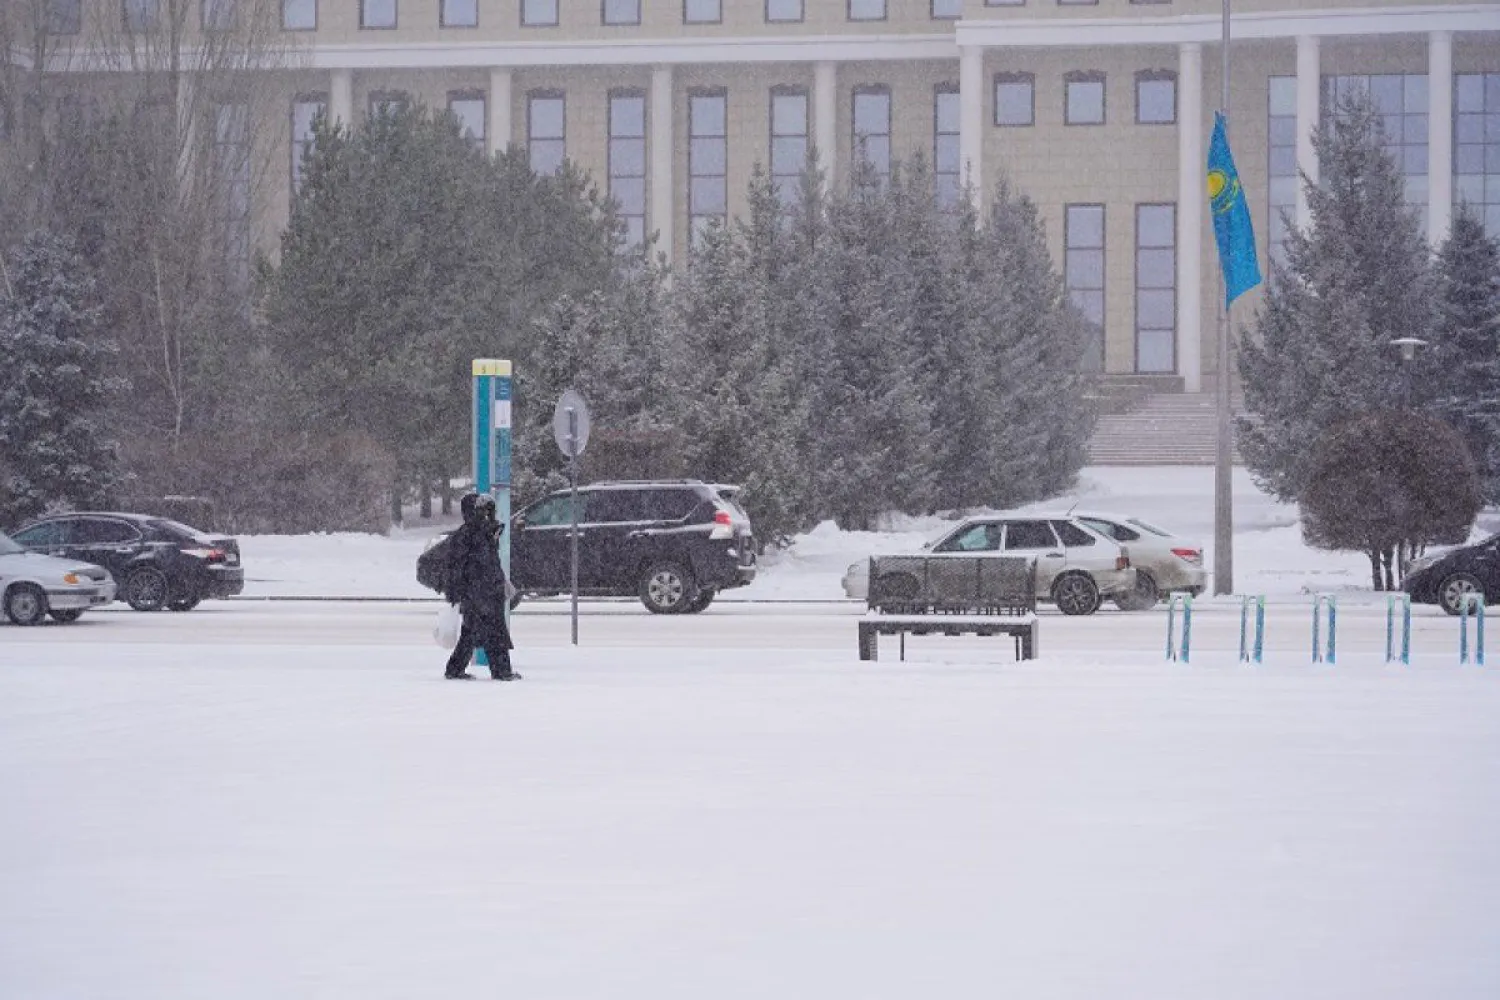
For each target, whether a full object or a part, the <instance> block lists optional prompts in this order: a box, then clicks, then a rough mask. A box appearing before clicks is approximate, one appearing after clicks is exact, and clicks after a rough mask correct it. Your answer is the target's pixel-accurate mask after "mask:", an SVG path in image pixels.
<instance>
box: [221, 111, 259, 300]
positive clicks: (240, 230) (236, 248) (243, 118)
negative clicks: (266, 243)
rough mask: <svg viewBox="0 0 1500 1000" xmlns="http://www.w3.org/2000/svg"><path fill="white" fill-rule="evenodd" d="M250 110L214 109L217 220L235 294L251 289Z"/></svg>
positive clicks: (226, 265)
mask: <svg viewBox="0 0 1500 1000" xmlns="http://www.w3.org/2000/svg"><path fill="white" fill-rule="evenodd" d="M249 119H250V108H249V106H248V105H245V104H220V105H218V106H217V107H215V108H214V148H213V164H214V172H215V174H216V175H217V177H218V180H219V187H220V192H219V193H220V196H221V197H220V202H219V217H220V221H221V223H222V224H223V227H224V263H225V269H226V271H227V273H228V277H229V281H230V284H231V285H232V287H233V288H234V289H235V290H236V291H241V292H243V291H244V290H246V289H248V288H249V287H250V139H249V133H248V123H249Z"/></svg>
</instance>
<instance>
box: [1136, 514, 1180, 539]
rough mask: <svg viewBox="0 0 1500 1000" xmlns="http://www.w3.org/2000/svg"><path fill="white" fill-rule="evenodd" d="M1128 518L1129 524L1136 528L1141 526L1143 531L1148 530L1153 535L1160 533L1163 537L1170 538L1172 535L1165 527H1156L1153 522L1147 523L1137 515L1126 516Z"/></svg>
mask: <svg viewBox="0 0 1500 1000" xmlns="http://www.w3.org/2000/svg"><path fill="white" fill-rule="evenodd" d="M1128 520H1129V521H1130V523H1131V524H1133V525H1135V526H1136V527H1137V528H1141V529H1142V530H1144V531H1149V532H1151V534H1153V535H1160V536H1161V537H1163V538H1172V537H1173V535H1172V533H1171V532H1170V531H1168V530H1166V529H1165V528H1158V527H1157V526H1156V525H1154V524H1147V523H1146V522H1145V521H1142V520H1141V519H1140V518H1138V517H1132V518H1128Z"/></svg>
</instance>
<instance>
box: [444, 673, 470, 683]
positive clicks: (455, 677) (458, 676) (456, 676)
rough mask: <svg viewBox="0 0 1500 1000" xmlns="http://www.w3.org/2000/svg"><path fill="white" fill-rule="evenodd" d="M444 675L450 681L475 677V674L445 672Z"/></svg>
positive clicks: (468, 679) (467, 679)
mask: <svg viewBox="0 0 1500 1000" xmlns="http://www.w3.org/2000/svg"><path fill="white" fill-rule="evenodd" d="M443 676H444V677H446V678H447V679H448V680H450V681H472V680H473V679H474V675H473V674H443Z"/></svg>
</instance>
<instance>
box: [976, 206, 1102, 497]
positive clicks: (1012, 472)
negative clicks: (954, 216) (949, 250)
mask: <svg viewBox="0 0 1500 1000" xmlns="http://www.w3.org/2000/svg"><path fill="white" fill-rule="evenodd" d="M985 235H986V243H987V244H988V248H989V253H988V254H987V257H988V258H989V259H991V260H993V261H994V262H995V263H996V265H997V271H996V273H995V274H994V276H993V277H992V278H991V281H992V282H993V284H994V285H995V287H996V288H997V289H998V290H1002V291H1001V294H1003V296H1004V307H1003V308H1004V314H1003V315H1004V320H1003V322H1004V323H1005V324H1006V326H1007V327H1009V332H1008V334H1007V335H1006V336H1004V337H1003V338H1002V339H1001V343H1000V352H999V353H998V354H997V355H996V357H995V361H996V363H997V364H998V365H999V370H998V371H997V373H996V378H997V381H998V382H999V384H1000V385H1001V387H1002V389H1001V393H1002V396H1001V400H1000V401H999V405H998V407H997V409H998V412H997V414H996V419H997V420H999V421H1001V425H1002V426H1003V427H1004V428H1005V438H1006V439H1005V441H1004V442H1003V448H1004V451H1003V453H998V454H997V455H996V457H995V458H992V461H991V466H990V471H991V475H992V476H993V477H994V479H995V483H994V490H995V491H996V493H997V495H998V497H999V499H1000V501H1001V503H1002V504H1003V505H1012V504H1016V503H1021V502H1024V501H1029V500H1035V499H1040V498H1042V497H1047V496H1052V495H1055V494H1056V493H1059V492H1061V491H1063V490H1064V489H1066V488H1067V487H1068V486H1070V485H1071V484H1072V482H1073V479H1074V477H1075V476H1076V475H1077V473H1078V470H1079V469H1080V468H1082V467H1083V464H1084V461H1085V457H1086V452H1085V449H1086V446H1087V443H1088V439H1089V435H1090V434H1091V433H1092V432H1093V417H1092V413H1091V411H1090V410H1089V407H1088V404H1087V402H1086V400H1085V399H1084V387H1085V385H1084V379H1083V376H1082V374H1081V371H1082V368H1081V359H1082V357H1083V349H1084V332H1085V328H1084V326H1083V324H1082V322H1081V317H1080V316H1078V315H1077V313H1076V311H1075V310H1074V309H1073V308H1072V306H1071V305H1070V304H1069V303H1068V302H1067V300H1066V298H1065V296H1064V294H1063V284H1062V279H1061V277H1060V276H1059V275H1058V273H1057V269H1056V268H1055V267H1054V266H1053V263H1052V257H1051V254H1050V253H1049V252H1048V250H1047V241H1046V234H1045V233H1044V231H1043V229H1042V222H1041V218H1040V216H1039V214H1038V213H1037V210H1036V206H1035V205H1034V204H1033V203H1032V202H1031V201H1030V199H1028V198H1026V197H1024V196H1023V195H1020V194H1019V193H1018V192H1016V191H1014V190H1013V189H1012V188H1011V186H1010V184H1009V183H1008V182H1006V181H1004V180H1001V181H1000V182H998V183H997V184H996V186H995V190H994V196H993V198H992V199H991V205H990V215H989V220H988V226H987V228H986V234H985Z"/></svg>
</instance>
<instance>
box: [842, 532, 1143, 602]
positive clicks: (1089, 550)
mask: <svg viewBox="0 0 1500 1000" xmlns="http://www.w3.org/2000/svg"><path fill="white" fill-rule="evenodd" d="M924 548H925V549H926V550H927V551H929V552H931V553H932V554H933V555H943V554H951V555H954V556H974V555H985V554H994V555H997V556H998V555H1012V556H1013V555H1023V556H1034V557H1035V558H1036V587H1037V595H1036V596H1037V599H1038V600H1042V601H1051V602H1052V603H1054V604H1056V605H1057V609H1058V610H1059V611H1061V612H1062V613H1063V614H1065V615H1091V614H1093V613H1094V612H1095V611H1097V610H1098V609H1099V604H1100V602H1101V601H1102V600H1103V599H1104V598H1106V597H1108V598H1117V597H1122V596H1127V595H1129V594H1130V593H1131V591H1133V590H1134V589H1135V570H1134V569H1133V568H1132V567H1131V564H1130V553H1129V552H1128V551H1127V550H1126V549H1125V547H1124V546H1122V545H1120V544H1119V543H1118V542H1116V541H1114V540H1113V539H1111V538H1107V537H1105V536H1104V535H1101V534H1099V533H1098V532H1097V531H1096V530H1094V529H1092V528H1089V527H1087V526H1086V525H1085V524H1083V523H1082V522H1080V521H1079V520H1078V519H1077V518H1075V517H1071V516H1069V515H1044V516H1037V515H1035V514H994V515H987V516H982V517H970V518H966V519H964V520H963V521H960V522H959V523H958V524H957V525H955V526H954V527H953V528H951V529H950V530H949V531H948V532H947V533H945V534H944V535H942V536H941V537H939V538H938V539H936V540H935V541H933V542H931V543H930V544H928V545H927V546H925V547H924ZM869 574H870V563H869V560H862V561H860V562H857V563H855V564H854V565H852V566H850V567H849V569H848V570H847V571H846V572H845V573H844V581H843V583H844V593H846V594H848V595H849V596H850V597H855V598H860V599H864V598H866V597H867V595H868V594H869V587H870V580H869Z"/></svg>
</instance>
